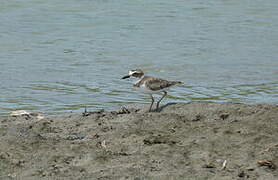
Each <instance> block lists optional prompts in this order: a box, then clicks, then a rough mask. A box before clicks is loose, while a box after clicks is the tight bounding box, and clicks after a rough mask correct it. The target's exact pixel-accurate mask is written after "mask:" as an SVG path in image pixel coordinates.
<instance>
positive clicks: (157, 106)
mask: <svg viewBox="0 0 278 180" xmlns="http://www.w3.org/2000/svg"><path fill="white" fill-rule="evenodd" d="M163 92H164V94H163V96H162V97H161V98H160V99H159V100H158V101H157V103H156V110H158V108H159V103H160V102H161V101H162V99H163V98H164V97H165V96H167V92H166V91H163Z"/></svg>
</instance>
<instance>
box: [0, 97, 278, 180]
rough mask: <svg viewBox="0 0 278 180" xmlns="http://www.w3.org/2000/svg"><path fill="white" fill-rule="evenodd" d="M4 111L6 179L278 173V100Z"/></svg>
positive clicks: (1, 149) (1, 156)
mask: <svg viewBox="0 0 278 180" xmlns="http://www.w3.org/2000/svg"><path fill="white" fill-rule="evenodd" d="M146 111H147V107H145V108H143V109H132V108H131V109H124V108H123V109H120V110H117V111H109V112H108V111H97V112H88V113H85V114H84V113H83V114H69V115H67V116H64V117H45V118H44V119H37V118H36V116H33V115H22V116H17V117H14V116H8V117H0V122H1V123H0V125H1V127H0V137H1V140H0V143H1V144H0V179H34V180H37V179H70V180H76V179H80V180H83V179H136V180H143V179H161V180H164V179H165V180H169V179H225V180H228V179H251V180H253V179H261V180H272V179H278V168H277V165H278V106H277V105H244V104H233V103H210V102H194V103H178V104H167V105H165V106H163V107H162V108H161V109H160V112H159V113H158V112H151V113H149V112H146Z"/></svg>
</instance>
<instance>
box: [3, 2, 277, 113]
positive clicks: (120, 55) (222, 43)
mask: <svg viewBox="0 0 278 180" xmlns="http://www.w3.org/2000/svg"><path fill="white" fill-rule="evenodd" d="M277 12H278V1H277V0H268V1H263V0H245V1H242V0H234V1H226V0H216V1H204V0H186V1H182V0H172V1H169V0H159V1H158V0H154V1H147V0H132V1H130V0H59V1H45V0H1V2H0V78H1V84H0V88H1V91H0V113H2V114H3V113H7V112H10V111H12V110H17V109H24V110H31V111H41V112H44V113H48V114H57V113H59V114H62V113H65V112H68V111H73V112H81V111H83V110H84V106H87V107H88V109H90V110H97V109H101V108H105V109H113V108H116V107H119V106H122V105H125V104H144V103H149V101H150V99H149V96H148V95H144V94H140V93H136V92H135V91H134V89H133V88H132V86H131V82H130V81H125V80H121V79H120V78H121V77H122V76H123V75H125V74H126V73H127V70H128V69H134V68H142V69H144V70H145V71H146V73H147V74H148V75H152V76H158V77H161V78H166V79H170V80H179V81H183V82H184V85H183V86H179V87H176V88H172V90H171V91H170V92H169V94H170V95H169V96H168V98H166V99H165V100H164V101H163V103H167V102H188V101H215V102H239V103H249V104H256V103H271V104H278V36H277V35H278V13H277Z"/></svg>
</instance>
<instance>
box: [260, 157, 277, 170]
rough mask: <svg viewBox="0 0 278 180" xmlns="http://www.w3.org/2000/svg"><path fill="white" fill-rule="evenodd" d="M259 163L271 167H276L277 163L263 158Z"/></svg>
mask: <svg viewBox="0 0 278 180" xmlns="http://www.w3.org/2000/svg"><path fill="white" fill-rule="evenodd" d="M257 163H258V165H259V166H267V167H269V168H270V169H275V168H276V166H275V164H274V163H273V162H272V161H271V160H267V159H263V160H259V161H258V162H257Z"/></svg>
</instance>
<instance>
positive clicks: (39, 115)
mask: <svg viewBox="0 0 278 180" xmlns="http://www.w3.org/2000/svg"><path fill="white" fill-rule="evenodd" d="M10 115H11V116H13V117H18V116H21V117H25V119H26V120H28V119H31V118H36V119H38V120H42V119H44V115H43V114H42V113H39V112H27V111H25V110H17V111H12V112H11V114H10Z"/></svg>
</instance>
